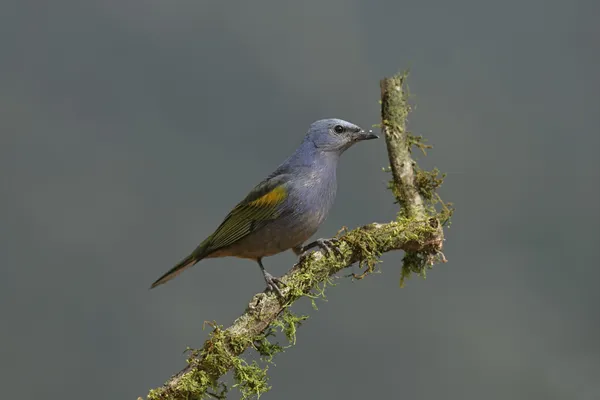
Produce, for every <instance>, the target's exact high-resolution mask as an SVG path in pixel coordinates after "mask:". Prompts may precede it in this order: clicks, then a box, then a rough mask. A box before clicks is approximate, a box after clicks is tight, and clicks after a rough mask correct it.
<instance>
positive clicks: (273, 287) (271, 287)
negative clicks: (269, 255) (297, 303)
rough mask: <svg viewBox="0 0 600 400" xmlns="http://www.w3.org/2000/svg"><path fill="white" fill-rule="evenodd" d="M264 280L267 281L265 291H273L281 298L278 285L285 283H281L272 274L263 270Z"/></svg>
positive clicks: (281, 294)
mask: <svg viewBox="0 0 600 400" xmlns="http://www.w3.org/2000/svg"><path fill="white" fill-rule="evenodd" d="M265 282H267V289H266V290H267V292H275V294H276V295H277V297H279V298H283V293H281V290H280V289H279V286H278V285H282V286H285V283H283V281H282V280H281V279H279V278H277V277H275V276H273V275H271V274H270V273H268V272H265Z"/></svg>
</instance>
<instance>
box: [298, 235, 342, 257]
mask: <svg viewBox="0 0 600 400" xmlns="http://www.w3.org/2000/svg"><path fill="white" fill-rule="evenodd" d="M338 244H339V239H317V240H315V241H314V242H312V243H311V244H309V245H307V246H305V248H306V250H304V251H303V252H302V254H301V255H300V260H304V259H305V258H306V257H308V256H309V255H310V254H311V253H312V251H311V250H312V249H313V248H314V247H318V248H319V249H321V251H322V252H323V253H324V255H325V256H330V255H331V254H332V253H333V254H334V255H335V256H337V257H341V256H342V251H341V250H340V248H339V246H338Z"/></svg>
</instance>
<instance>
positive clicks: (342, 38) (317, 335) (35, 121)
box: [0, 0, 600, 400]
mask: <svg viewBox="0 0 600 400" xmlns="http://www.w3.org/2000/svg"><path fill="white" fill-rule="evenodd" d="M599 8H600V6H599V3H598V2H594V1H541V0H539V1H525V2H523V1H516V0H508V1H502V2H498V1H496V2H481V1H455V2H447V1H441V0H440V1H416V0H413V1H404V2H399V1H366V0H365V1H340V0H332V1H326V2H324V1H317V0H311V1H295V2H288V1H285V2H284V1H274V0H273V1H264V2H256V1H254V2H248V1H239V2H232V1H218V2H217V1H211V2H209V1H203V0H178V1H166V0H160V1H159V0H147V1H141V0H119V1H87V2H83V1H74V0H73V1H52V2H35V1H26V0H19V1H11V0H8V1H3V2H2V3H1V5H0V181H1V184H2V192H1V193H2V196H1V197H0V210H1V213H2V214H1V218H2V221H1V222H2V223H1V224H0V246H1V252H0V262H1V264H2V279H1V280H0V299H1V302H0V317H1V328H0V352H1V356H0V380H1V382H2V396H1V397H2V398H6V399H10V398H19V399H40V398H45V399H79V398H81V397H82V396H83V397H85V398H86V399H90V400H96V399H97V400H101V399H102V400H104V399H134V398H136V397H137V396H140V395H145V394H146V393H147V390H148V389H150V388H151V387H155V386H158V385H160V384H162V382H164V381H165V380H166V379H167V378H168V377H169V376H170V375H171V374H172V373H175V372H176V371H178V370H179V369H180V368H181V367H183V365H184V356H183V355H182V351H183V350H184V349H185V348H186V346H191V347H197V346H200V345H201V344H202V342H203V341H204V339H205V338H206V336H207V334H208V330H206V331H202V324H203V322H204V321H205V320H216V321H218V322H219V323H223V324H229V323H230V322H231V321H232V320H233V319H234V318H235V317H236V316H238V315H239V314H240V313H241V312H242V311H243V309H244V307H245V305H246V304H247V302H248V301H249V299H250V298H251V296H252V295H253V294H254V293H255V292H257V291H260V290H262V289H263V287H264V282H263V280H262V277H261V275H260V273H259V270H258V268H257V267H256V265H254V264H252V263H251V262H248V261H244V260H237V259H221V260H208V261H205V262H202V263H201V264H199V265H197V266H196V267H195V268H193V269H191V270H189V271H186V273H185V274H183V275H181V276H180V277H179V278H178V279H176V280H174V281H172V282H170V283H169V284H168V285H165V286H162V287H160V288H158V289H156V290H152V291H149V290H148V287H149V285H150V283H152V282H153V281H154V280H155V279H156V278H157V277H158V276H160V275H161V274H162V273H163V272H165V270H166V269H168V268H170V267H171V266H172V265H173V264H174V263H175V262H176V261H178V260H179V259H180V258H182V257H183V256H184V255H186V254H187V252H189V251H190V250H191V249H192V248H194V247H195V246H196V245H197V244H198V243H199V241H200V240H202V239H203V238H204V237H205V236H207V235H208V234H210V233H211V232H212V230H213V229H214V228H215V227H216V226H217V225H218V224H219V223H220V222H221V220H222V218H223V217H224V216H225V215H226V213H227V212H228V211H229V210H230V208H231V207H232V206H233V205H235V204H236V203H237V202H238V201H239V200H241V198H242V197H243V196H245V195H246V193H247V191H249V190H250V189H251V188H252V187H253V186H254V184H256V183H258V182H259V181H260V180H261V179H262V178H263V177H264V176H265V175H267V174H268V173H270V172H271V171H272V170H273V169H274V168H275V167H276V166H277V165H278V164H279V163H280V162H281V161H283V160H284V159H285V158H286V157H287V156H288V155H289V154H290V153H291V152H292V151H293V150H294V148H295V147H296V146H297V144H298V143H299V142H300V141H301V140H302V137H303V135H304V133H305V131H306V129H307V127H308V125H309V124H310V123H311V122H312V121H314V120H316V119H319V118H323V117H334V116H335V117H339V118H344V119H348V120H350V121H352V122H355V123H357V124H359V125H363V126H364V127H367V128H369V127H370V125H372V124H375V123H377V122H379V105H378V99H379V84H378V82H379V79H380V78H382V77H384V76H388V75H391V74H393V73H395V72H396V71H398V70H401V69H405V68H407V67H410V68H411V70H412V74H411V77H410V80H409V86H410V89H411V91H412V92H413V93H414V94H415V96H414V97H413V104H414V105H415V108H416V109H415V112H414V113H413V114H411V116H410V127H411V129H412V130H413V131H414V132H415V133H418V134H423V135H424V136H425V137H426V138H428V139H429V141H430V143H432V144H433V145H435V148H434V149H433V150H432V151H430V152H429V156H428V157H427V158H426V159H423V157H420V158H419V162H420V163H421V164H422V165H423V166H424V167H428V168H431V167H434V166H437V167H439V168H440V169H442V170H443V171H445V172H447V173H448V178H447V180H446V184H445V186H444V188H443V190H442V195H443V197H444V198H445V199H446V200H449V201H453V202H454V203H455V204H456V206H457V212H456V214H455V217H454V219H453V224H452V227H451V228H450V229H449V230H448V231H447V238H448V240H447V243H446V250H445V254H446V256H447V257H448V259H449V262H448V263H447V264H445V265H441V266H438V267H436V268H435V269H434V270H433V271H430V273H429V275H428V278H427V279H426V280H422V279H419V278H413V279H411V280H409V281H408V283H407V287H406V288H404V289H400V288H399V285H398V282H399V276H400V261H401V258H402V253H400V252H398V253H395V254H388V255H386V256H385V257H384V263H383V264H381V271H382V273H381V274H378V275H374V276H371V277H369V278H368V279H365V280H363V281H361V282H354V283H353V282H351V281H350V280H349V279H340V280H339V283H340V284H339V285H338V286H337V287H335V288H333V289H331V290H330V291H329V292H328V295H329V296H328V301H327V302H319V306H320V309H319V311H312V309H311V308H310V306H309V304H308V302H301V304H298V305H297V306H296V307H295V310H296V311H297V312H308V313H310V315H311V318H310V319H309V321H308V322H307V323H306V324H305V325H303V326H302V327H301V328H300V330H299V332H298V344H297V346H296V347H294V348H291V349H290V350H288V351H287V352H286V353H285V354H283V355H280V356H279V357H278V358H277V359H276V363H277V366H276V367H272V368H271V369H270V376H271V383H272V385H273V390H272V391H271V392H270V393H268V394H266V395H265V396H264V398H265V399H286V400H287V399H289V400H295V399H307V398H308V399H335V398H344V399H396V398H406V399H438V398H444V399H449V400H450V399H461V400H463V399H474V400H475V399H476V400H479V399H544V400H548V399H582V400H597V399H600V379H599V378H600V340H599V338H600V313H599V311H598V307H599V306H600V294H599V291H598V284H599V280H600V268H599V262H598V254H597V253H598V243H599V239H600V237H599V233H598V224H599V222H600V218H599V211H598V204H600V198H599V197H600V189H599V181H600V180H599V178H600V177H599V175H600V166H599V161H598V151H599V150H600V140H599V133H600V129H599V122H600V117H599V115H600V96H599V94H598V93H599V91H600V78H599V76H598V71H599V70H600V63H599V61H600V51H599V50H600V39H599V38H600V25H599V24H598V15H599V11H600V10H599ZM386 165H387V158H386V150H385V144H384V142H383V140H379V141H375V142H367V143H364V144H361V145H359V146H356V147H354V148H352V149H351V150H350V151H348V152H347V153H346V154H345V155H344V157H343V159H342V162H341V165H340V167H339V170H338V172H339V174H338V176H339V191H338V197H337V200H336V205H335V207H334V209H333V211H332V214H331V215H330V218H329V219H328V220H327V223H326V224H325V225H324V226H323V227H322V229H321V230H320V231H319V233H318V234H319V235H320V236H330V235H333V234H334V233H335V232H336V231H337V230H338V229H339V228H340V227H341V226H343V225H346V226H349V227H355V226H357V225H361V224H365V223H369V222H373V221H379V222H385V221H388V220H390V219H393V218H394V215H395V212H396V210H397V207H396V206H395V205H394V204H393V198H392V195H391V193H389V192H388V191H387V190H386V189H385V184H386V180H387V179H388V176H387V175H386V174H384V173H383V172H381V168H382V167H384V166H386ZM294 260H295V258H294V257H293V254H292V253H291V252H289V254H287V253H286V254H282V255H278V256H275V257H272V258H269V259H266V265H267V266H268V269H269V270H270V271H271V272H273V273H275V274H278V275H279V274H283V273H284V272H285V271H286V270H287V269H288V268H289V267H290V266H291V265H292V264H293V262H294ZM354 271H355V272H359V271H358V269H357V268H356V267H355V268H354ZM231 398H238V395H237V394H233V395H232V396H231Z"/></svg>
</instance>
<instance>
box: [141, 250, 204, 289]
mask: <svg viewBox="0 0 600 400" xmlns="http://www.w3.org/2000/svg"><path fill="white" fill-rule="evenodd" d="M206 244H207V243H202V244H201V245H200V246H198V248H197V249H196V250H194V251H193V252H192V254H190V255H189V256H187V257H186V258H184V259H183V260H181V261H180V262H179V263H178V264H177V265H175V266H174V267H173V268H171V269H170V270H168V271H167V272H166V273H165V274H164V275H163V276H161V277H160V278H158V279H157V280H156V282H154V283H153V284H152V286H150V289H154V288H155V287H157V286H159V285H162V284H163V283H167V282H168V281H170V280H171V279H173V278H175V277H176V276H177V275H179V274H180V273H182V272H183V271H185V270H186V269H187V268H189V267H191V266H192V265H194V264H196V263H197V262H198V261H200V260H202V259H203V258H204V257H205V254H204V250H205V249H206V247H207V246H206Z"/></svg>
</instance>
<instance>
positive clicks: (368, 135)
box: [356, 131, 379, 140]
mask: <svg viewBox="0 0 600 400" xmlns="http://www.w3.org/2000/svg"><path fill="white" fill-rule="evenodd" d="M378 138H379V136H377V135H376V134H374V133H373V132H372V131H369V132H365V131H360V132H358V133H357V134H356V140H371V139H378Z"/></svg>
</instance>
